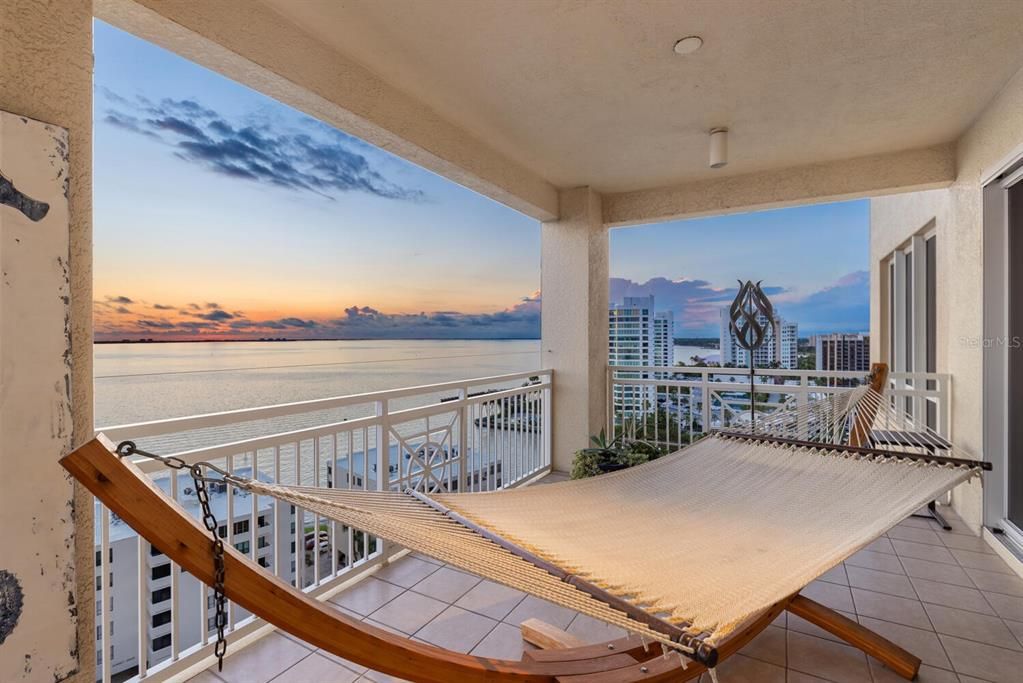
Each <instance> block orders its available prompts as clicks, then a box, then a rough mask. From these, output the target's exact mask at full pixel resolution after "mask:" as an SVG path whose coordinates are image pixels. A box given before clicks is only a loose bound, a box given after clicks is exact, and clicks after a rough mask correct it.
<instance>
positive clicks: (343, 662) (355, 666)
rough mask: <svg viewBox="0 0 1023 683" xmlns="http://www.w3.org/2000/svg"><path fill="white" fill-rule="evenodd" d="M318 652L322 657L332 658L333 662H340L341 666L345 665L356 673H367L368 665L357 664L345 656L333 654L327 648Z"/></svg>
mask: <svg viewBox="0 0 1023 683" xmlns="http://www.w3.org/2000/svg"><path fill="white" fill-rule="evenodd" d="M316 653H317V654H318V655H320V656H321V657H326V658H327V659H329V660H331V661H332V662H335V663H337V664H340V665H341V666H343V667H344V668H346V669H350V670H351V671H354V672H355V673H356V674H364V673H366V669H367V667H365V666H363V665H362V664H356V663H355V662H353V661H350V660H347V659H345V658H344V657H338V656H337V655H335V654H333V653H331V652H327V651H326V650H317V651H316Z"/></svg>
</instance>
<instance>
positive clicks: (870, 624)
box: [860, 617, 952, 669]
mask: <svg viewBox="0 0 1023 683" xmlns="http://www.w3.org/2000/svg"><path fill="white" fill-rule="evenodd" d="M860 623H861V624H863V625H864V626H865V627H867V628H869V629H870V630H871V631H874V632H875V633H877V634H878V635H879V636H882V637H884V638H887V639H888V640H890V641H892V642H893V643H895V644H896V645H898V646H900V647H902V648H904V649H906V650H907V651H909V652H911V653H912V654H914V655H916V656H917V657H919V658H920V659H921V660H923V662H924V663H925V664H930V665H931V666H936V667H939V668H942V669H951V668H952V664H951V662H949V661H948V657H947V656H946V655H945V649H944V648H943V647H942V646H941V641H940V640H938V636H937V635H936V634H935V633H934V631H931V630H929V629H928V630H924V629H919V628H913V627H911V626H903V625H902V624H893V623H891V622H890V621H881V620H880V619H871V618H870V617H860Z"/></svg>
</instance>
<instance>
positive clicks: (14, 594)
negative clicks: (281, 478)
mask: <svg viewBox="0 0 1023 683" xmlns="http://www.w3.org/2000/svg"><path fill="white" fill-rule="evenodd" d="M23 604H24V598H23V596H22V593H21V583H20V582H19V581H18V578H17V577H16V576H15V575H14V574H12V573H10V572H9V571H7V570H6V569H0V645H3V644H4V641H5V640H7V636H9V635H10V634H11V632H12V631H14V627H15V626H17V625H18V618H19V617H21V608H22V605H23ZM25 656H26V657H28V655H25ZM30 661H31V658H30Z"/></svg>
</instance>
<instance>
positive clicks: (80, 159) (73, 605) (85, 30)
mask: <svg viewBox="0 0 1023 683" xmlns="http://www.w3.org/2000/svg"><path fill="white" fill-rule="evenodd" d="M0 109H2V110H4V111H7V112H12V113H14V114H16V115H17V116H15V117H8V120H9V121H11V122H12V123H11V125H10V126H9V127H8V129H7V130H5V131H4V133H3V134H4V136H5V138H6V140H7V142H8V143H9V144H8V146H7V147H6V151H4V152H3V154H4V155H5V156H7V157H9V158H10V160H12V163H13V160H14V158H15V157H18V158H19V159H24V158H29V159H32V160H33V161H35V160H37V159H38V155H37V156H34V157H33V156H32V153H31V151H29V152H27V153H26V152H25V150H26V149H29V150H31V149H32V145H33V144H35V143H34V142H32V143H29V142H27V140H28V138H27V137H25V135H24V134H22V133H21V132H20V131H19V128H20V126H21V125H24V126H26V128H28V127H29V124H26V123H24V122H22V121H21V119H20V117H26V118H28V119H35V120H37V121H42V122H45V123H48V124H52V125H54V126H59V127H60V128H63V129H66V130H67V131H68V137H67V161H68V164H69V172H68V175H67V178H68V182H67V185H66V188H65V191H64V194H65V196H66V197H67V203H66V211H65V209H64V204H63V202H62V201H61V202H59V206H57V203H55V206H54V208H52V211H53V212H54V215H53V216H51V219H50V220H49V221H45V220H42V219H40V221H39V222H38V223H37V224H36V225H35V226H34V227H33V226H25V225H21V226H15V225H14V221H13V220H12V217H11V215H10V214H5V220H4V221H3V225H2V226H0V230H2V231H3V234H2V235H0V239H2V240H3V241H2V243H0V248H3V249H4V252H3V254H2V258H3V261H4V263H5V264H6V266H5V272H4V274H3V277H2V278H0V529H2V538H3V553H0V570H4V571H5V572H7V574H6V576H8V577H11V576H13V577H15V580H16V582H17V584H18V585H19V586H20V593H21V595H22V605H21V609H20V611H18V613H17V614H16V615H13V616H14V617H16V622H15V621H14V618H12V612H11V611H9V610H10V607H11V605H10V604H7V605H4V606H3V607H5V608H8V609H7V610H5V609H2V608H0V613H2V615H3V616H4V619H3V620H2V621H3V622H4V625H3V627H2V636H3V637H0V641H3V642H2V643H0V681H5V682H7V681H12V682H13V681H46V682H47V683H52V682H54V681H60V682H64V681H93V680H94V669H93V666H94V659H95V640H96V632H95V627H94V625H93V621H94V618H93V614H94V612H95V609H94V606H93V602H92V595H93V592H94V590H95V589H94V588H93V574H92V572H93V569H92V567H93V529H92V502H91V501H92V499H91V496H88V495H87V494H85V493H84V490H82V489H80V488H78V487H75V486H74V485H73V484H72V482H71V481H70V480H69V478H68V477H67V475H66V474H65V473H64V471H63V470H62V469H61V467H60V466H59V465H58V463H57V460H58V458H60V457H61V456H62V455H63V454H64V453H65V452H66V451H67V450H68V449H69V448H71V447H72V445H74V444H76V443H81V442H82V441H84V440H86V439H87V438H89V437H90V436H91V431H92V312H91V309H92V251H91V249H92V247H91V242H92V181H91V178H92V0H3V2H0ZM33 140H34V139H33ZM0 144H2V141H0ZM26 154H27V157H26ZM19 155H20V156H19ZM41 163H45V160H43V161H42V162H41ZM39 165H41V164H36V165H35V166H32V165H31V164H25V163H18V164H17V166H18V168H19V169H21V172H22V175H23V176H24V175H25V174H28V173H31V171H26V170H25V169H26V168H30V167H31V168H35V167H38V166H39ZM3 170H4V171H5V172H7V173H11V174H13V173H14V172H15V171H14V169H8V168H4V169H3ZM15 183H17V181H16V180H15ZM25 183H26V184H27V185H31V184H33V183H35V186H38V183H37V182H36V179H35V178H29V177H25ZM0 211H13V209H11V208H10V207H7V206H0ZM58 215H59V218H58ZM65 216H66V219H65ZM43 230H45V231H47V232H42V231H43ZM52 230H61V231H64V230H66V231H67V234H66V235H55V234H54V233H52V232H49V231H52ZM57 241H59V242H60V243H61V245H64V244H66V245H67V248H66V249H65V248H64V247H63V246H61V247H60V248H59V249H55V248H54V247H53V244H54V243H55V242H57ZM57 252H61V253H57ZM41 283H45V284H41ZM76 568H77V570H78V571H77V572H76ZM9 585H10V584H8V586H9Z"/></svg>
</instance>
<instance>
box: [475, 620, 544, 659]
mask: <svg viewBox="0 0 1023 683" xmlns="http://www.w3.org/2000/svg"><path fill="white" fill-rule="evenodd" d="M527 649H528V650H535V649H536V648H534V647H533V646H532V645H530V644H528V643H526V642H525V641H524V640H522V633H521V632H520V631H519V629H518V628H517V627H515V626H512V625H511V624H504V623H501V624H498V625H497V626H495V627H494V629H493V630H492V631H491V632H490V633H488V634H487V636H486V638H484V639H483V640H482V641H480V643H479V644H478V645H477V646H476V647H474V648H473V649H472V652H471V654H474V655H477V656H479V657H493V658H495V659H512V660H517V659H522V652H523V650H527Z"/></svg>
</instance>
